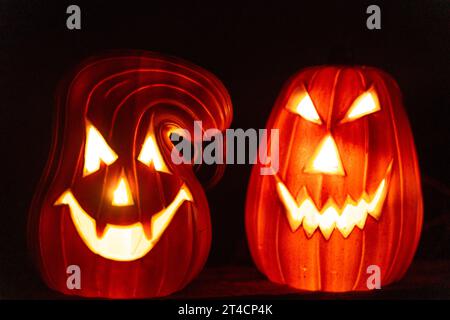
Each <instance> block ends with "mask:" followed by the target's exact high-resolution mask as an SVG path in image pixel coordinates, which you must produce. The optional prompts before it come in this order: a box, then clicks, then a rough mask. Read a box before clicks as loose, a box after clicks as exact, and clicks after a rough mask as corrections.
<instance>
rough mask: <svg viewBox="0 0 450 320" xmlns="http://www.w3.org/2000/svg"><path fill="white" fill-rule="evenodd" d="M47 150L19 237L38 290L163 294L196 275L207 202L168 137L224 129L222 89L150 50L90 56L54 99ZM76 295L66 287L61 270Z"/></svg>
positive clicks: (203, 248)
mask: <svg viewBox="0 0 450 320" xmlns="http://www.w3.org/2000/svg"><path fill="white" fill-rule="evenodd" d="M58 99H59V100H58V108H57V119H56V126H55V132H54V136H53V139H54V140H53V146H52V149H51V153H50V157H49V160H48V163H47V167H46V169H45V173H44V176H43V178H42V180H41V182H40V184H39V188H38V190H37V192H36V194H35V197H34V199H33V203H32V208H31V215H30V219H29V235H30V236H29V240H30V244H31V248H32V251H33V253H34V255H35V257H36V259H37V262H38V266H39V269H40V271H41V274H42V276H43V278H44V280H45V282H46V283H47V284H48V285H49V286H50V287H52V288H54V289H56V290H58V291H61V292H63V293H65V294H77V295H82V296H91V297H110V298H118V297H123V298H136V297H155V296H163V295H167V294H170V293H172V292H174V291H176V290H179V289H181V288H183V287H184V286H185V285H186V284H187V283H188V282H189V281H190V280H191V279H192V278H193V277H194V276H195V275H196V274H197V273H198V272H199V271H200V270H201V268H202V266H203V264H204V262H205V260H206V258H207V255H208V251H209V247H210V241H211V227H210V219H209V210H208V203H207V200H206V197H205V194H204V192H203V189H202V187H201V185H200V183H199V182H198V181H197V180H196V177H195V175H194V173H193V171H192V166H191V165H188V164H181V165H174V164H173V163H172V161H171V151H172V147H173V145H172V143H171V141H170V135H171V133H172V132H173V130H175V129H178V128H182V129H187V130H192V129H193V121H195V120H201V121H203V127H204V128H205V130H206V129H208V128H218V129H219V130H224V129H225V128H227V127H228V126H229V123H230V121H231V103H230V99H229V96H228V93H227V91H226V89H225V88H224V87H223V85H222V84H221V83H220V82H219V80H217V79H216V78H215V77H214V76H213V75H212V74H210V73H209V72H206V71H205V70H203V69H201V68H199V67H197V66H194V65H192V64H190V63H187V62H184V61H181V60H178V59H175V58H168V57H164V56H162V55H158V54H154V53H143V52H139V53H135V52H130V53H125V54H121V55H111V56H105V57H101V58H96V59H91V60H90V61H88V62H86V63H85V64H84V65H83V66H82V67H80V68H79V69H78V70H77V71H76V73H74V75H73V76H72V77H70V78H69V79H68V81H66V85H65V86H63V87H62V90H61V91H60V92H59V96H58ZM72 264H73V265H77V266H79V267H80V270H81V288H79V289H78V290H71V288H68V287H67V286H66V280H67V277H68V275H67V273H66V269H67V266H68V265H72Z"/></svg>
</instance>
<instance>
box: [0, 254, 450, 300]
mask: <svg viewBox="0 0 450 320" xmlns="http://www.w3.org/2000/svg"><path fill="white" fill-rule="evenodd" d="M5 266H6V264H3V267H5ZM9 267H11V268H14V266H12V265H10V266H9ZM15 269H16V270H15V271H16V272H10V273H9V274H19V273H18V272H17V271H18V270H17V268H15ZM23 271H24V273H22V276H21V277H20V278H8V279H2V280H1V282H2V283H1V284H0V288H2V293H1V296H0V298H1V299H38V300H39V299H74V298H75V297H69V296H64V295H62V294H59V293H57V292H55V291H53V290H50V289H48V288H47V287H46V286H45V285H44V284H43V283H42V282H40V281H39V278H38V277H35V276H34V274H33V273H30V272H29V271H30V270H23ZM449 297H450V261H423V260H422V261H420V260H419V261H414V262H413V264H412V265H411V267H410V269H409V271H408V273H407V274H406V275H405V277H404V278H403V279H402V280H401V281H399V282H397V283H394V284H391V285H389V286H387V287H384V288H382V289H381V290H375V291H369V292H350V293H322V292H305V291H298V290H295V289H292V288H289V287H287V286H284V285H278V284H274V283H272V282H270V281H268V280H267V279H266V278H265V277H264V276H263V275H262V274H261V273H259V272H258V271H257V270H256V269H255V268H253V267H249V266H225V267H207V268H205V269H204V270H203V271H202V272H201V273H200V275H199V276H198V277H197V278H196V279H195V280H194V281H193V282H191V283H190V284H189V285H188V286H187V287H186V288H185V289H183V290H181V291H180V292H177V293H175V294H173V295H171V296H168V297H165V298H164V299H181V300H188V299H266V300H280V299H286V300H290V299H292V300H295V299H300V300H302V299H304V300H308V299H314V300H322V299H325V300H328V299H448V298H449Z"/></svg>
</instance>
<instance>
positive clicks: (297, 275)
mask: <svg viewBox="0 0 450 320" xmlns="http://www.w3.org/2000/svg"><path fill="white" fill-rule="evenodd" d="M267 128H268V129H279V170H278V172H277V173H276V174H275V175H266V176H261V175H260V165H255V166H254V168H253V171H252V175H251V179H250V183H249V187H248V195H247V203H246V230H247V237H248V242H249V246H250V250H251V253H252V256H253V259H254V261H255V263H256V265H257V266H258V268H259V269H260V270H261V271H262V272H263V273H264V274H266V275H267V277H268V278H269V279H270V280H272V281H274V282H277V283H283V284H288V285H289V286H292V287H295V288H298V289H304V290H314V291H315V290H320V291H351V290H367V289H368V287H367V285H366V284H367V279H368V277H369V276H370V274H368V273H367V270H368V268H369V266H371V265H376V266H378V267H379V268H380V269H379V270H380V271H381V275H380V276H381V277H380V279H381V285H387V284H389V283H391V282H393V281H396V280H398V279H400V278H401V277H402V276H403V274H404V273H405V272H406V270H407V268H408V266H409V264H410V263H411V260H412V258H413V256H414V253H415V250H416V247H417V244H418V240H419V236H420V231H421V226H422V217H423V209H422V193H421V185H420V174H419V167H418V163H417V156H416V152H415V147H414V141H413V136H412V133H411V129H410V126H409V123H408V119H407V116H406V114H405V111H404V108H403V106H402V101H401V95H400V91H399V88H398V86H397V84H396V82H395V81H394V80H393V79H392V78H391V77H390V76H389V75H387V74H386V73H384V72H382V71H380V70H377V69H375V68H369V67H338V66H323V67H313V68H308V69H305V70H302V71H301V72H299V73H298V74H297V75H295V76H294V77H293V78H291V79H290V81H289V82H288V83H287V84H286V86H285V88H284V89H283V91H282V93H281V95H280V96H279V98H278V100H277V102H276V105H275V107H274V109H273V111H272V114H271V116H270V118H269V121H268V124H267ZM267 148H268V150H270V141H269V144H268V147H267ZM369 270H370V268H369Z"/></svg>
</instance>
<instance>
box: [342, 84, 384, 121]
mask: <svg viewBox="0 0 450 320" xmlns="http://www.w3.org/2000/svg"><path fill="white" fill-rule="evenodd" d="M379 110H380V104H379V102H378V98H377V95H376V93H375V91H374V90H373V89H371V90H369V91H367V92H364V93H363V94H362V95H360V96H359V97H358V98H357V99H356V100H355V101H354V102H353V104H352V106H351V107H350V108H349V109H348V111H347V114H346V115H345V118H344V119H343V120H342V122H348V121H352V120H355V119H358V118H361V117H363V116H365V115H368V114H371V113H374V112H376V111H379Z"/></svg>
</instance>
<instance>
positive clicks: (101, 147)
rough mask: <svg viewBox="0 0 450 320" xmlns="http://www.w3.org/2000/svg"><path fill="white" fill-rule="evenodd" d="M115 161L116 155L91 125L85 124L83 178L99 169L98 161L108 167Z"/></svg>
mask: <svg viewBox="0 0 450 320" xmlns="http://www.w3.org/2000/svg"><path fill="white" fill-rule="evenodd" d="M116 159H117V154H116V153H115V152H114V151H113V150H112V149H111V147H110V146H109V145H108V144H107V143H106V141H105V139H104V138H103V137H102V135H101V134H100V132H99V131H98V130H97V129H96V128H95V127H94V126H93V125H92V124H91V123H89V122H87V123H86V144H85V148H84V169H83V176H87V175H89V174H92V173H94V172H96V171H97V170H98V169H100V161H103V162H104V163H106V164H107V165H110V164H112V163H113V162H114V161H116Z"/></svg>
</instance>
